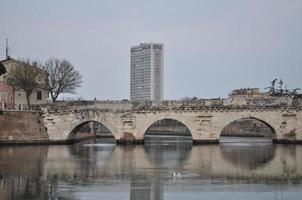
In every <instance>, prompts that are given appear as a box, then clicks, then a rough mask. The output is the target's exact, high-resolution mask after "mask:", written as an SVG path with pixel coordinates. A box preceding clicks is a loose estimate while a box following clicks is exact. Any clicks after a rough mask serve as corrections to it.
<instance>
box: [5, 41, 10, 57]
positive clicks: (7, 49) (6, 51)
mask: <svg viewBox="0 0 302 200" xmlns="http://www.w3.org/2000/svg"><path fill="white" fill-rule="evenodd" d="M5 54H6V60H9V59H10V55H9V47H8V38H6V48H5Z"/></svg>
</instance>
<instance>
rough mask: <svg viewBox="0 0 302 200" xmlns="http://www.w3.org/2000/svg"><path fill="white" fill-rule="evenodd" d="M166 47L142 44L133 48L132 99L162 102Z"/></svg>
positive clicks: (131, 71)
mask: <svg viewBox="0 0 302 200" xmlns="http://www.w3.org/2000/svg"><path fill="white" fill-rule="evenodd" d="M163 75H164V45H163V44H158V43H141V44H140V45H138V46H134V47H131V59H130V99H131V100H132V101H154V102H161V101H162V100H163V93H164V88H163V86H164V80H163Z"/></svg>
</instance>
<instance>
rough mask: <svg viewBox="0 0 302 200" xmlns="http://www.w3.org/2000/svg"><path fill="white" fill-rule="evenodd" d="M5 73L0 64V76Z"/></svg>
mask: <svg viewBox="0 0 302 200" xmlns="http://www.w3.org/2000/svg"><path fill="white" fill-rule="evenodd" d="M5 73H6V68H5V67H4V65H3V64H2V63H1V62H0V76H1V75H2V74H5Z"/></svg>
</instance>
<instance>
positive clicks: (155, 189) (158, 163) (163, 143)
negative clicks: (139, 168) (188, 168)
mask: <svg viewBox="0 0 302 200" xmlns="http://www.w3.org/2000/svg"><path fill="white" fill-rule="evenodd" d="M180 137H181V138H180ZM180 141H181V142H180ZM144 150H145V152H146V156H147V158H148V161H149V162H150V163H152V167H151V168H150V170H149V176H147V177H146V178H142V177H143V175H141V176H140V175H138V174H137V173H134V175H133V176H132V177H131V188H130V199H131V200H138V199H147V200H148V199H158V200H162V199H164V184H165V183H164V181H165V179H169V178H172V177H173V173H174V172H177V174H178V173H180V172H181V171H182V169H183V166H182V164H183V163H184V162H185V161H186V160H187V159H188V157H189V155H190V152H191V150H192V140H191V137H189V138H188V137H183V136H173V137H161V136H154V137H151V136H149V137H148V139H147V141H146V143H145V145H144Z"/></svg>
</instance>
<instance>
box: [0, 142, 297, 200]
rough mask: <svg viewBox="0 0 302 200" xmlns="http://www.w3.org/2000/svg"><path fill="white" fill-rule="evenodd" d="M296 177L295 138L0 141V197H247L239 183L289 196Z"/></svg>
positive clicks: (294, 185)
mask: <svg viewBox="0 0 302 200" xmlns="http://www.w3.org/2000/svg"><path fill="white" fill-rule="evenodd" d="M157 139H158V138H157ZM301 177H302V146H299V145H262V146H261V145H260V146H257V147H253V146H232V145H231V146H229V145H200V146H192V144H191V143H190V142H184V143H182V144H180V143H177V144H175V143H174V144H173V143H171V141H170V142H167V143H166V142H162V143H159V144H158V143H156V144H154V143H153V142H152V141H150V143H147V144H145V145H138V146H116V145H115V144H95V145H94V144H91V143H90V144H82V143H77V144H75V145H71V146H16V147H12V146H10V147H1V148H0V199H109V198H110V199H133V200H134V199H184V198H193V197H200V196H202V197H203V198H205V199H209V198H213V197H215V198H216V199H225V198H230V199H242V198H245V199H248V197H249V196H250V192H251V191H249V190H248V189H246V188H247V187H244V185H243V184H242V183H245V184H246V183H248V184H250V187H248V188H249V189H251V188H252V189H251V190H252V191H253V195H254V197H256V198H257V197H258V198H262V197H263V196H257V195H259V194H260V193H258V191H262V192H265V194H271V195H269V196H266V199H273V197H278V198H279V197H281V195H283V196H285V197H286V196H288V195H297V196H290V197H291V199H295V197H300V196H301V195H302V190H301V189H302V185H301V184H300V181H301V180H302V179H301ZM263 183H266V186H265V187H264V186H263ZM281 183H282V185H283V186H282V187H281V186H280V184H281ZM288 183H290V184H288ZM293 183H294V184H293ZM219 191H224V193H223V195H222V196H220V197H221V198H220V197H219ZM234 192H235V193H234ZM236 192H237V193H238V196H237V193H236ZM262 194H263V193H262ZM270 197H272V198H270ZM278 198H277V199H278ZM297 199H299V198H297Z"/></svg>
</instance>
